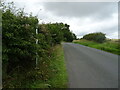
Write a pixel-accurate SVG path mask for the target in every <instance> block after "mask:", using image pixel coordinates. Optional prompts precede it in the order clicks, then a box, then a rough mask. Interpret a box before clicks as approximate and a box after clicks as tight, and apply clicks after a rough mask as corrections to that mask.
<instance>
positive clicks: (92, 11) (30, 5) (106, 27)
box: [7, 0, 118, 38]
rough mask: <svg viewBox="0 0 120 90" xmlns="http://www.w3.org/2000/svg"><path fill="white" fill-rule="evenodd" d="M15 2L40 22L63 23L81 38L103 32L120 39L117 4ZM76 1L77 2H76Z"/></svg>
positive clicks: (36, 0) (35, 0)
mask: <svg viewBox="0 0 120 90" xmlns="http://www.w3.org/2000/svg"><path fill="white" fill-rule="evenodd" d="M7 1H14V2H15V5H16V6H17V7H22V8H23V7H24V8H25V12H27V13H30V12H32V13H33V15H38V18H39V20H40V21H39V22H40V23H42V22H44V23H49V22H51V23H54V22H63V23H67V24H69V25H70V30H71V31H72V32H73V33H75V34H76V35H77V37H78V38H81V37H82V36H83V35H85V34H88V33H92V32H103V33H105V34H106V36H107V38H118V3H117V2H87V1H86V2H69V1H67V2H42V0H41V1H39V0H29V1H28V0H24V1H18V0H7ZM74 1H75V0H74Z"/></svg>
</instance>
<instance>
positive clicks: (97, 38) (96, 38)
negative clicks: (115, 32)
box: [83, 32, 106, 43]
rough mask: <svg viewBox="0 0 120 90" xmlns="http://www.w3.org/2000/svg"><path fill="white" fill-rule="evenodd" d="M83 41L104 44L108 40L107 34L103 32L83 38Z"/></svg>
mask: <svg viewBox="0 0 120 90" xmlns="http://www.w3.org/2000/svg"><path fill="white" fill-rule="evenodd" d="M83 39H86V40H90V41H95V42H98V43H103V42H104V41H105V39H106V37H105V34H104V33H101V32H97V33H90V34H87V35H84V36H83Z"/></svg>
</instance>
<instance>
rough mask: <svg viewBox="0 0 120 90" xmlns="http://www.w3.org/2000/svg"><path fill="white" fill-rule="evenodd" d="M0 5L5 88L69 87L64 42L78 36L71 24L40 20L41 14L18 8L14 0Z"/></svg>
mask: <svg viewBox="0 0 120 90" xmlns="http://www.w3.org/2000/svg"><path fill="white" fill-rule="evenodd" d="M0 8H1V11H2V81H3V83H2V84H3V88H58V87H59V88H64V87H67V84H66V83H67V74H66V67H65V63H64V57H63V50H62V47H61V45H60V44H61V42H62V41H65V42H72V41H73V40H74V39H76V36H75V34H74V33H72V32H71V31H70V29H69V25H67V24H64V23H62V22H61V23H47V24H45V23H42V24H39V21H38V17H37V16H33V15H32V14H26V13H25V12H24V9H17V8H16V7H15V6H14V3H13V2H11V3H7V4H6V3H5V2H1V1H0ZM36 29H38V34H36ZM36 40H38V43H37V44H36ZM36 58H37V59H36Z"/></svg>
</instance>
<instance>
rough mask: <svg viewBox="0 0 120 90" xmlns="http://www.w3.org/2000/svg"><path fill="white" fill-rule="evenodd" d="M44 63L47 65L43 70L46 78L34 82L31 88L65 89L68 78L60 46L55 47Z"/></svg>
mask: <svg viewBox="0 0 120 90" xmlns="http://www.w3.org/2000/svg"><path fill="white" fill-rule="evenodd" d="M44 63H45V65H47V68H46V69H44V70H46V71H47V73H46V76H47V78H46V79H44V80H36V82H34V84H32V85H31V88H67V83H68V78H67V72H66V65H65V60H64V52H63V48H62V45H57V46H55V47H54V49H53V54H52V56H51V57H50V58H49V60H47V62H44ZM44 70H43V72H45V71H44Z"/></svg>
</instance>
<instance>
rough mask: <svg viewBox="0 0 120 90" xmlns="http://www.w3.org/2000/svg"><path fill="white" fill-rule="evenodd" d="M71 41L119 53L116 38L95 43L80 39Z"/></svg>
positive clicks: (119, 44) (119, 43) (119, 46)
mask: <svg viewBox="0 0 120 90" xmlns="http://www.w3.org/2000/svg"><path fill="white" fill-rule="evenodd" d="M73 42H74V43H77V44H81V45H85V46H88V47H92V48H96V49H100V50H103V51H107V52H110V53H113V54H117V55H120V42H119V41H118V40H106V41H105V42H104V43H97V42H94V41H88V40H85V39H81V40H74V41H73Z"/></svg>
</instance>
